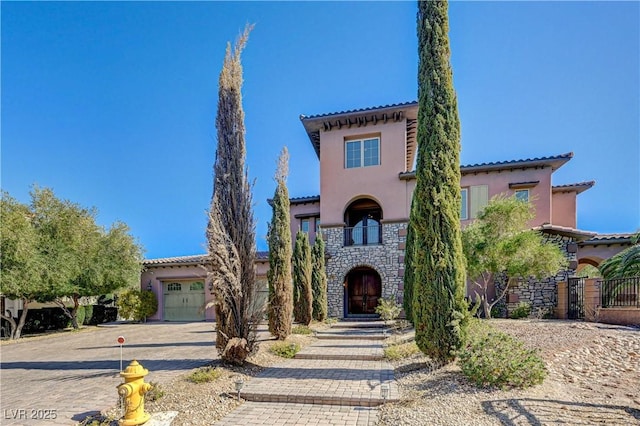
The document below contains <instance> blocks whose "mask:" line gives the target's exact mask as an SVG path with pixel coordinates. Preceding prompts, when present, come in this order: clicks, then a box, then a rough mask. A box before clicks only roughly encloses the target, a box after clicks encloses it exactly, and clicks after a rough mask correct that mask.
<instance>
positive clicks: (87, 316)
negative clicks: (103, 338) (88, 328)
mask: <svg viewBox="0 0 640 426" xmlns="http://www.w3.org/2000/svg"><path fill="white" fill-rule="evenodd" d="M92 318H93V305H85V307H84V321H83V322H82V323H83V324H84V325H89V324H91V319H92Z"/></svg>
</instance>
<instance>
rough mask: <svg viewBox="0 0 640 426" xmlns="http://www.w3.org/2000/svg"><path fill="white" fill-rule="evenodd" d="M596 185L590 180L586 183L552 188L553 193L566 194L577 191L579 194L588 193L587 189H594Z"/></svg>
mask: <svg viewBox="0 0 640 426" xmlns="http://www.w3.org/2000/svg"><path fill="white" fill-rule="evenodd" d="M595 184H596V181H595V180H590V181H586V182H577V183H568V184H565V185H553V186H552V187H551V191H552V192H566V191H576V192H577V193H578V194H580V193H581V192H584V191H586V190H587V189H589V188H591V187H593V185H595Z"/></svg>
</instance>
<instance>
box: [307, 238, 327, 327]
mask: <svg viewBox="0 0 640 426" xmlns="http://www.w3.org/2000/svg"><path fill="white" fill-rule="evenodd" d="M311 257H312V259H313V272H312V273H311V288H312V291H313V319H315V320H316V321H324V320H325V319H326V318H327V271H326V267H325V263H324V240H323V239H322V234H321V233H320V232H318V233H317V234H316V242H315V243H314V244H313V249H312V251H311Z"/></svg>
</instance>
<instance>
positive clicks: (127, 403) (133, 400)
mask: <svg viewBox="0 0 640 426" xmlns="http://www.w3.org/2000/svg"><path fill="white" fill-rule="evenodd" d="M147 374H149V370H147V369H146V368H144V367H143V366H142V365H140V364H139V363H138V361H136V360H135V359H134V360H133V361H131V364H129V366H128V367H127V368H125V370H124V371H123V372H121V373H120V376H122V377H124V383H122V384H120V385H118V395H120V396H121V397H122V398H124V409H125V411H124V417H123V418H122V419H120V421H119V422H118V424H119V425H120V426H135V425H141V424H143V423H145V422H146V421H147V420H149V419H150V418H151V415H150V414H149V413H147V412H145V411H144V394H145V393H147V392H149V390H151V385H150V384H149V383H145V382H144V376H146V375H147Z"/></svg>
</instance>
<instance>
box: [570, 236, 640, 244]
mask: <svg viewBox="0 0 640 426" xmlns="http://www.w3.org/2000/svg"><path fill="white" fill-rule="evenodd" d="M632 236H633V234H631V233H620V234H598V235H595V236H593V237H591V238H589V239H588V240H586V241H582V242H581V243H580V244H581V245H590V246H597V245H602V244H629V245H631V237H632Z"/></svg>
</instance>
